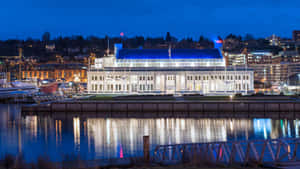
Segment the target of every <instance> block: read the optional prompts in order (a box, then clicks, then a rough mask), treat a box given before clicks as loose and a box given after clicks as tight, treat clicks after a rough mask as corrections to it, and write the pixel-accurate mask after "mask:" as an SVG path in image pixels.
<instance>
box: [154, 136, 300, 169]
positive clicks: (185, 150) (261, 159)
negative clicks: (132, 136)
mask: <svg viewBox="0 0 300 169" xmlns="http://www.w3.org/2000/svg"><path fill="white" fill-rule="evenodd" d="M299 144H300V139H269V140H248V141H246V140H244V141H228V142H211V143H193V144H176V145H161V146H157V147H156V148H155V151H154V155H153V161H155V162H156V163H161V164H169V165H170V164H180V163H191V164H198V165H199V164H201V163H203V164H212V165H220V164H222V165H234V164H239V165H245V166H246V165H255V166H258V165H265V166H273V167H275V166H283V165H286V166H296V165H299V164H300V157H299V156H300V155H299V153H300V149H299Z"/></svg>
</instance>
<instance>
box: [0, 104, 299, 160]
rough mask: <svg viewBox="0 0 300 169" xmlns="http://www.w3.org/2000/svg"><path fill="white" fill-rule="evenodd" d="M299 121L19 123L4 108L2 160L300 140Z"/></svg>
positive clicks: (15, 112)
mask: <svg viewBox="0 0 300 169" xmlns="http://www.w3.org/2000/svg"><path fill="white" fill-rule="evenodd" d="M299 124H300V121H299V120H272V119H220V118H218V119H211V118H202V119H183V118H156V119H151V118H149V119H136V118H129V119H125V118H120V119H119V118H81V117H72V116H68V117H64V118H59V117H50V116H26V117H21V115H20V106H19V105H0V158H3V156H4V155H5V154H6V153H10V154H19V153H22V154H23V156H24V157H25V159H26V160H28V161H33V160H36V159H37V157H38V156H41V155H47V156H49V157H50V158H51V159H52V160H55V161H57V160H61V159H62V157H63V155H66V154H69V155H70V154H76V155H80V157H81V158H82V159H99V158H112V157H130V156H140V155H142V143H143V136H144V135H149V136H150V143H151V150H153V149H154V148H155V146H156V145H163V144H180V143H195V142H212V141H227V140H248V139H268V138H272V139H274V138H279V137H299Z"/></svg>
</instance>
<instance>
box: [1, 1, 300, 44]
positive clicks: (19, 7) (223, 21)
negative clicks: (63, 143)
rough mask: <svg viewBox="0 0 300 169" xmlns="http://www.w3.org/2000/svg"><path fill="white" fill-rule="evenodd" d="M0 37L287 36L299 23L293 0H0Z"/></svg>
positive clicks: (297, 3)
mask: <svg viewBox="0 0 300 169" xmlns="http://www.w3.org/2000/svg"><path fill="white" fill-rule="evenodd" d="M0 19H1V20H0V23H1V24H0V25H1V27H0V39H12V38H18V39H26V38H28V37H33V38H40V37H41V36H42V34H43V32H45V31H48V32H50V33H51V35H52V37H57V36H60V35H62V36H71V35H83V36H90V35H95V36H100V37H101V36H105V35H109V36H118V35H119V33H120V32H124V33H125V36H129V37H131V36H136V35H143V36H165V34H166V32H168V31H169V32H171V35H174V36H176V37H178V38H184V37H193V38H195V39H198V38H199V36H200V35H204V36H206V37H209V38H212V37H215V36H217V35H221V36H223V37H224V36H226V35H228V34H229V33H234V34H241V35H245V34H246V33H250V34H253V35H254V36H255V37H266V36H270V35H271V34H273V33H275V34H276V35H279V36H284V37H288V38H291V36H292V31H293V30H295V29H300V1H299V0H1V2H0Z"/></svg>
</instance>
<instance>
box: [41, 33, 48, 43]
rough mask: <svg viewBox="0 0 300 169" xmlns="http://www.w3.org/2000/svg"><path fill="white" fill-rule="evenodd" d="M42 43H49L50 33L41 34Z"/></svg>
mask: <svg viewBox="0 0 300 169" xmlns="http://www.w3.org/2000/svg"><path fill="white" fill-rule="evenodd" d="M42 41H44V42H49V41H50V33H49V32H45V33H44V34H43V36H42Z"/></svg>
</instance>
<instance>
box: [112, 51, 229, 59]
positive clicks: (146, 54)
mask: <svg viewBox="0 0 300 169" xmlns="http://www.w3.org/2000/svg"><path fill="white" fill-rule="evenodd" d="M116 57H117V59H223V56H222V54H221V53H220V51H219V50H218V49H171V56H170V55H169V49H120V50H119V51H118V53H117V56H116Z"/></svg>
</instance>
